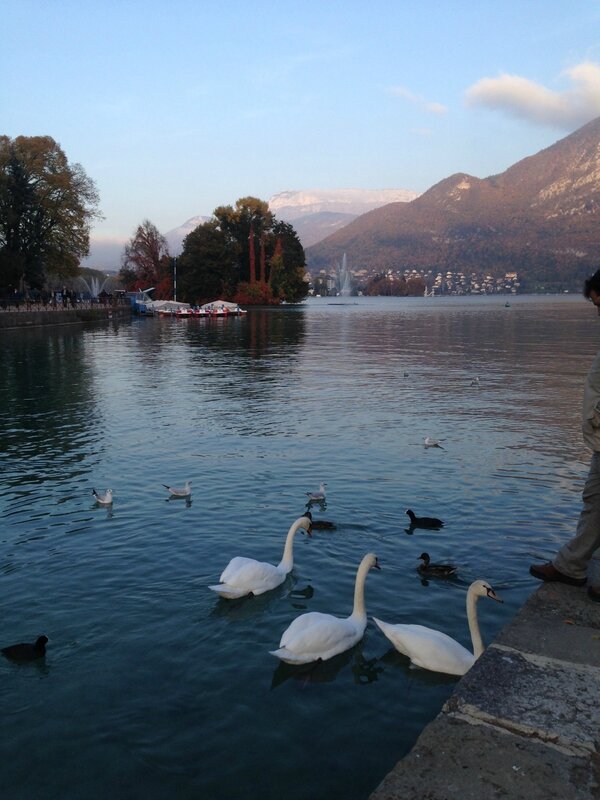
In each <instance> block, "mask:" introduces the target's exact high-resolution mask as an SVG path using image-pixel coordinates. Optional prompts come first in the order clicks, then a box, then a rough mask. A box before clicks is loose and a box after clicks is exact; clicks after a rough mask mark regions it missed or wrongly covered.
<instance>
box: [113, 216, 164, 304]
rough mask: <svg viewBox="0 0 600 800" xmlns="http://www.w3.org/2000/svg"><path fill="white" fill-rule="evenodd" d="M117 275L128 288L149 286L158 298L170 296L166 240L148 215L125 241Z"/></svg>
mask: <svg viewBox="0 0 600 800" xmlns="http://www.w3.org/2000/svg"><path fill="white" fill-rule="evenodd" d="M119 277H120V278H121V280H122V281H123V283H124V284H125V285H126V286H127V287H128V288H129V289H146V288H149V287H150V286H152V287H154V289H155V290H156V291H155V296H156V297H157V298H160V299H170V298H171V297H172V294H173V281H172V278H171V258H170V256H169V247H168V245H167V240H166V239H165V237H164V236H163V235H162V234H161V233H159V231H158V228H157V227H156V225H154V224H153V223H152V222H150V220H149V219H145V220H144V221H143V222H142V224H141V225H138V226H137V228H136V231H135V233H134V234H133V236H132V237H131V239H130V240H129V242H128V243H127V244H126V245H125V248H124V250H123V255H122V257H121V270H120V272H119Z"/></svg>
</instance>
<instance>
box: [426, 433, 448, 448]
mask: <svg viewBox="0 0 600 800" xmlns="http://www.w3.org/2000/svg"><path fill="white" fill-rule="evenodd" d="M423 447H424V448H425V449H427V448H428V447H439V448H440V450H444V448H443V447H442V445H441V444H440V442H439V439H432V438H431V436H426V437H425V439H424V440H423Z"/></svg>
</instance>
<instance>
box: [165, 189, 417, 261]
mask: <svg viewBox="0 0 600 800" xmlns="http://www.w3.org/2000/svg"><path fill="white" fill-rule="evenodd" d="M417 196H418V195H417V192H411V191H410V190H408V189H307V190H304V191H287V192H279V194H275V195H273V197H271V198H270V200H269V209H270V210H271V211H272V212H273V214H275V216H276V217H277V219H279V220H282V221H283V222H289V223H291V224H292V225H293V226H294V228H295V229H296V232H297V233H298V236H299V237H300V241H301V242H302V244H303V245H304V247H309V246H310V245H312V244H315V243H316V242H320V241H321V240H322V239H324V238H325V237H327V236H329V235H330V234H332V233H334V232H335V231H337V230H340V228H343V227H344V226H345V225H348V224H349V223H350V222H352V221H353V220H355V219H356V218H357V217H359V216H360V215H361V214H365V213H366V212H367V211H372V210H373V209H375V208H380V207H381V206H385V205H387V204H388V203H398V202H402V203H408V202H410V201H411V200H414V199H415V197H417ZM209 219H210V217H206V216H201V215H200V216H197V217H190V219H188V220H187V221H186V222H184V223H183V225H180V226H179V227H178V228H173V229H172V230H170V231H167V233H165V239H166V240H167V244H168V245H169V252H170V253H171V255H172V256H177V255H179V254H180V253H181V250H182V247H183V240H184V239H185V237H186V236H187V235H188V233H190V232H191V231H193V230H194V228H196V227H198V225H201V224H202V223H203V222H207V221H208V220H209Z"/></svg>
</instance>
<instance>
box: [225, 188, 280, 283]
mask: <svg viewBox="0 0 600 800" xmlns="http://www.w3.org/2000/svg"><path fill="white" fill-rule="evenodd" d="M214 216H215V219H216V220H217V222H218V224H219V228H220V229H221V230H222V231H223V233H224V234H225V236H226V237H227V240H228V241H229V243H230V245H231V247H232V249H233V250H234V251H235V253H236V255H237V260H238V265H239V273H240V278H239V279H240V280H241V281H242V282H248V283H250V284H254V283H256V282H257V278H256V254H257V253H259V257H260V254H261V253H262V252H263V251H264V248H265V239H266V236H267V235H268V234H269V233H270V232H271V229H272V227H273V224H274V221H275V217H274V216H273V214H272V213H271V212H270V211H269V204H268V203H266V202H265V201H264V200H259V199H258V198H257V197H241V198H240V199H239V200H236V203H235V207H234V208H232V206H219V207H218V208H216V209H215V211H214ZM261 242H262V244H261ZM264 252H265V256H264V259H263V260H262V261H261V266H263V267H264V265H265V260H266V251H264ZM261 275H262V270H261Z"/></svg>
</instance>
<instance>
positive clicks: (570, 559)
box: [529, 453, 600, 586]
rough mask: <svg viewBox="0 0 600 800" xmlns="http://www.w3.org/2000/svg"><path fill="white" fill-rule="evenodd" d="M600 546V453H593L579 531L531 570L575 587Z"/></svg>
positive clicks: (533, 572) (585, 487) (530, 569)
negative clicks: (554, 555)
mask: <svg viewBox="0 0 600 800" xmlns="http://www.w3.org/2000/svg"><path fill="white" fill-rule="evenodd" d="M598 547H600V453H594V455H593V456H592V463H591V465H590V472H589V475H588V477H587V480H586V482H585V486H584V487H583V509H582V511H581V513H580V515H579V522H578V523H577V532H576V534H575V536H574V537H573V538H572V539H571V541H570V542H567V544H565V545H564V546H563V547H561V549H560V550H559V551H558V553H557V555H556V558H555V559H554V561H550V562H548V563H547V564H532V565H531V566H530V567H529V572H530V573H531V574H532V575H533V576H534V577H535V578H539V579H540V580H543V581H559V582H561V583H568V584H571V585H573V586H583V585H584V583H585V582H586V580H587V578H586V573H587V566H588V564H589V562H590V559H591V557H592V555H593V553H594V551H595V550H597V549H598Z"/></svg>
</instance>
